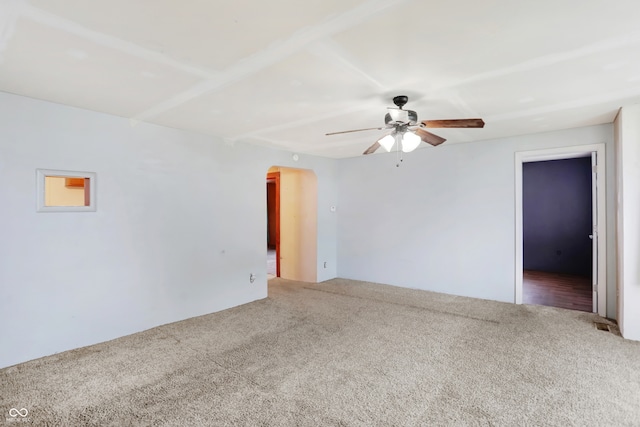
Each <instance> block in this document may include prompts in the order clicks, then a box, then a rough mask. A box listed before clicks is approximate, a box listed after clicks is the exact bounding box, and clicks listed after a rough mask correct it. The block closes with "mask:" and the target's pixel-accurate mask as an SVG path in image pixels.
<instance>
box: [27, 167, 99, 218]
mask: <svg viewBox="0 0 640 427" xmlns="http://www.w3.org/2000/svg"><path fill="white" fill-rule="evenodd" d="M36 180H37V181H36V185H37V197H38V200H37V210H38V212H93V211H95V210H96V203H95V199H96V194H95V188H96V174H95V173H93V172H72V171H57V170H50V169H37V170H36Z"/></svg>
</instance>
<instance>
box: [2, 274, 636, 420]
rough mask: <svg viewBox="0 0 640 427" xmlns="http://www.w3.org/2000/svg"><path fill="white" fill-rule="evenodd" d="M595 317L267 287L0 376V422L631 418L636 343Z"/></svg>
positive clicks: (285, 284) (338, 288)
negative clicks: (217, 308) (217, 307)
mask: <svg viewBox="0 0 640 427" xmlns="http://www.w3.org/2000/svg"><path fill="white" fill-rule="evenodd" d="M594 320H601V321H602V319H600V318H598V317H597V316H596V315H593V314H590V313H584V312H577V311H568V310H563V309H557V308H551V307H542V306H526V305H521V306H516V305H513V304H505V303H498V302H491V301H484V300H477V299H470V298H463V297H454V296H449V295H442V294H436V293H430V292H424V291H416V290H409V289H403V288H396V287H391V286H384V285H376V284H371V283H363V282H353V281H346V280H340V279H336V280H331V281H329V282H325V283H321V284H317V285H311V284H304V283H298V282H290V281H286V280H282V279H273V280H271V281H270V283H269V298H268V299H265V300H262V301H258V302H254V303H251V304H246V305H243V306H240V307H236V308H233V309H230V310H226V311H223V312H219V313H215V314H211V315H207V316H202V317H198V318H194V319H189V320H186V321H183V322H178V323H173V324H170V325H166V326H162V327H158V328H154V329H151V330H148V331H145V332H142V333H138V334H134V335H131V336H127V337H123V338H119V339H117V340H114V341H110V342H107V343H103V344H98V345H95V346H91V347H85V348H82V349H78V350H73V351H69V352H65V353H61V354H57V355H54V356H50V357H45V358H42V359H38V360H35V361H31V362H27V363H24V364H21V365H17V366H13V367H10V368H6V369H3V370H0V408H1V409H2V411H3V412H4V416H3V417H2V418H0V421H4V419H3V418H6V419H7V420H9V419H12V417H10V416H9V413H8V412H9V409H10V408H17V409H21V408H26V409H27V410H28V416H27V417H26V418H24V420H28V422H30V423H32V424H31V425H37V426H45V425H47V426H48V425H52V426H53V425H56V426H57V425H60V426H85V425H90V426H94V425H95V426H110V425H111V426H129V425H133V426H136V425H149V426H150V425H153V426H233V425H237V426H245V425H246V426H425V425H447V426H448V425H465V426H466V425H501V426H513V425H529V426H541V425H557V426H567V425H581V426H585V425H586V426H603V425H607V426H619V425H640V343H638V342H630V341H625V340H623V339H622V338H621V337H620V336H618V335H616V334H615V333H612V332H608V331H600V330H597V329H596V328H595V327H594V325H593V322H594ZM14 415H15V412H14ZM19 417H21V416H20V415H18V416H17V417H16V418H19ZM9 423H10V421H7V424H9ZM13 425H17V424H13ZM21 425H25V424H21Z"/></svg>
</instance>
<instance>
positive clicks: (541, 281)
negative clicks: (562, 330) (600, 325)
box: [515, 144, 607, 317]
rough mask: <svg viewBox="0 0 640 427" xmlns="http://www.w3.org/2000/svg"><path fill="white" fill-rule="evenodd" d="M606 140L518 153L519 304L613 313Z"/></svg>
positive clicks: (517, 238) (602, 313) (516, 286)
mask: <svg viewBox="0 0 640 427" xmlns="http://www.w3.org/2000/svg"><path fill="white" fill-rule="evenodd" d="M604 156H605V148H604V144H593V145H588V146H577V147H566V148H555V149H548V150H538V151H529V152H519V153H516V158H515V160H516V162H515V166H516V170H515V178H516V179H515V181H516V182H515V184H516V185H515V190H516V206H515V213H516V221H515V222H516V232H515V237H516V248H515V249H516V262H515V264H516V265H515V274H516V277H515V302H516V303H517V304H522V303H526V304H542V305H550V306H555V307H562V308H569V309H574V310H582V311H589V312H596V313H598V314H600V315H601V316H605V317H606V297H607V295H606V294H607V292H606V290H607V283H606V227H605V225H606V210H605V200H606V194H605V161H604Z"/></svg>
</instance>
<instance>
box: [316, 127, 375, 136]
mask: <svg viewBox="0 0 640 427" xmlns="http://www.w3.org/2000/svg"><path fill="white" fill-rule="evenodd" d="M382 129H384V128H383V127H382V128H381V127H377V128H366V129H355V130H343V131H341V132H331V133H326V134H325V135H338V134H341V133H351V132H362V131H363V130H382Z"/></svg>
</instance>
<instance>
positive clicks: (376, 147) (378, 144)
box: [362, 141, 380, 154]
mask: <svg viewBox="0 0 640 427" xmlns="http://www.w3.org/2000/svg"><path fill="white" fill-rule="evenodd" d="M378 148H380V143H379V142H377V141H376V142H374V143H373V145H372V146H371V147H369V148H367V149H366V150H364V153H362V154H372V153H374V152H375V151H376V150H377V149H378Z"/></svg>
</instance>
